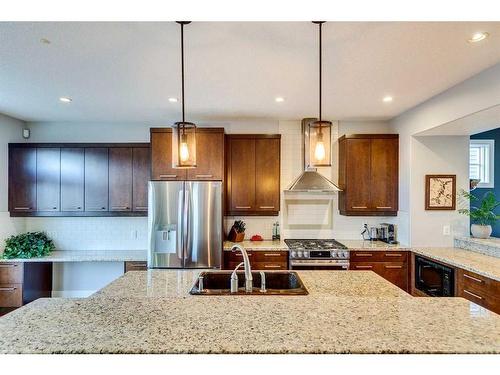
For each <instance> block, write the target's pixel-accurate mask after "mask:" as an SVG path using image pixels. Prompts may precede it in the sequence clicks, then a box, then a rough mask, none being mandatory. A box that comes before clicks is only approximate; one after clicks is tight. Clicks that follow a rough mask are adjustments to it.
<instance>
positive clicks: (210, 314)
mask: <svg viewBox="0 0 500 375" xmlns="http://www.w3.org/2000/svg"><path fill="white" fill-rule="evenodd" d="M148 272H149V271H148ZM157 272H173V273H172V274H171V275H169V276H166V277H165V278H164V280H167V279H168V280H169V281H168V282H167V285H169V284H168V283H169V282H170V281H172V282H174V283H175V282H176V280H177V278H178V276H179V272H186V271H166V270H162V271H157ZM132 273H134V274H137V273H143V274H147V272H141V271H134V272H132ZM354 273H356V274H365V275H369V274H370V273H369V272H361V271H356V272H354V271H353V272H350V271H346V272H335V273H332V274H338V275H344V276H337V277H339V278H345V280H344V282H345V283H347V282H348V281H352V280H354V281H353V285H352V286H353V287H352V288H351V291H350V295H349V294H346V295H343V294H342V292H339V293H337V295H335V293H331V294H330V293H328V289H330V288H332V287H335V285H338V283H342V281H338V280H333V279H332V280H330V281H331V283H330V284H329V286H326V289H325V290H322V289H321V286H325V282H324V281H323V275H319V276H315V273H310V277H311V278H312V279H313V280H308V276H307V275H306V273H304V274H302V273H300V275H301V277H303V281H304V283H306V284H307V285H308V286H309V288H311V294H310V295H308V296H190V295H189V296H188V295H183V296H181V295H177V294H176V292H175V291H174V290H173V289H169V290H171V292H165V293H164V292H161V293H160V294H162V293H164V294H163V296H162V297H157V296H153V295H151V296H144V295H143V294H142V293H143V289H141V288H139V294H138V295H135V293H136V292H137V289H136V288H135V286H134V284H137V280H138V279H137V277H138V276H130V277H126V276H124V277H123V278H122V280H124V284H123V285H121V288H126V287H127V283H128V285H130V287H131V288H130V289H131V291H132V292H131V295H130V296H123V295H113V294H114V293H115V292H114V291H113V289H112V288H110V289H108V290H107V291H106V290H105V289H106V288H105V289H104V290H103V291H102V293H101V295H96V296H93V297H90V298H87V299H59V298H53V299H39V300H37V301H35V302H33V303H31V304H28V305H26V306H24V307H22V308H20V309H18V310H16V311H14V312H12V313H10V314H7V315H6V316H4V317H2V318H0V353H500V316H499V315H496V314H494V313H491V312H489V311H488V310H485V309H482V308H480V307H478V306H477V305H474V304H472V303H470V302H468V301H466V300H465V299H462V298H413V297H410V296H408V295H399V294H398V295H392V296H391V295H390V294H391V293H392V292H389V294H384V293H381V295H380V296H378V297H364V296H362V292H360V294H359V295H356V293H355V290H356V287H357V286H358V285H357V282H358V281H359V282H360V281H361V279H358V281H356V280H355V279H356V278H358V277H359V276H351V274H354ZM193 276H194V274H193V273H191V274H190V275H187V279H186V280H188V279H189V278H192V277H193ZM153 277H155V273H153ZM351 277H354V278H355V279H350V278H351ZM361 277H364V276H361ZM367 277H371V276H367ZM138 278H139V279H140V277H138ZM127 280H128V281H127ZM146 280H147V277H146ZM373 280H375V279H373ZM366 281H367V280H365V281H363V282H366ZM380 281H381V282H385V281H384V280H383V279H380ZM142 282H143V281H139V284H141V283H142ZM375 282H377V281H375ZM179 283H180V284H182V283H183V282H182V281H180V282H179ZM315 283H316V284H317V285H314V284H315ZM386 283H388V282H386ZM188 284H189V283H188ZM388 284H389V283H388ZM346 285H347V284H346ZM366 287H369V286H366ZM182 288H183V287H182ZM160 289H161V288H160ZM160 289H158V288H157V289H156V290H160ZM174 289H175V288H174ZM341 289H342V288H340V289H339V291H340V290H341ZM375 289H376V288H375Z"/></svg>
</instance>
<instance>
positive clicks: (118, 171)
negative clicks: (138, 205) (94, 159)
mask: <svg viewBox="0 0 500 375" xmlns="http://www.w3.org/2000/svg"><path fill="white" fill-rule="evenodd" d="M108 153H109V210H110V211H131V210H132V155H133V150H132V148H130V147H116V148H110V149H109V150H108Z"/></svg>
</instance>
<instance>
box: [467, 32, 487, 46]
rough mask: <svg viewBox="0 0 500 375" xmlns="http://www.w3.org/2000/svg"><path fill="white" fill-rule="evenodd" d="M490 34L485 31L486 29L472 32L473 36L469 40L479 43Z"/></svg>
mask: <svg viewBox="0 0 500 375" xmlns="http://www.w3.org/2000/svg"><path fill="white" fill-rule="evenodd" d="M489 36H490V34H489V33H487V32H485V31H480V32H477V33H474V34H472V37H471V38H470V39H469V40H468V42H469V43H477V42H480V41H482V40H485V39H486V38H487V37H489Z"/></svg>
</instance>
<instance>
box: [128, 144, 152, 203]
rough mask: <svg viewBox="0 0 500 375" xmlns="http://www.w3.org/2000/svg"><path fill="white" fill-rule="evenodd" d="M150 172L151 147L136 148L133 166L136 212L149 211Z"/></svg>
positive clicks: (133, 192)
mask: <svg viewBox="0 0 500 375" xmlns="http://www.w3.org/2000/svg"><path fill="white" fill-rule="evenodd" d="M149 172H150V150H149V147H134V148H133V165H132V180H133V185H132V209H133V210H134V211H147V210H148V182H149V176H150V173H149Z"/></svg>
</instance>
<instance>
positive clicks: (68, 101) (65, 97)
mask: <svg viewBox="0 0 500 375" xmlns="http://www.w3.org/2000/svg"><path fill="white" fill-rule="evenodd" d="M59 101H60V102H63V103H71V102H72V101H73V99H71V98H69V97H67V96H61V97H60V98H59Z"/></svg>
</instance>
